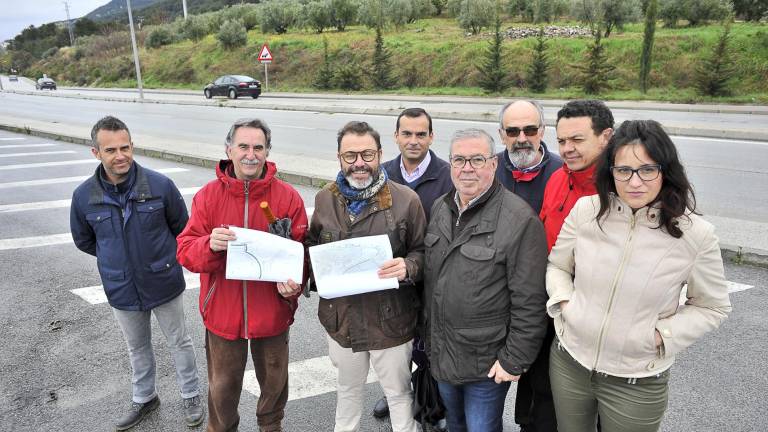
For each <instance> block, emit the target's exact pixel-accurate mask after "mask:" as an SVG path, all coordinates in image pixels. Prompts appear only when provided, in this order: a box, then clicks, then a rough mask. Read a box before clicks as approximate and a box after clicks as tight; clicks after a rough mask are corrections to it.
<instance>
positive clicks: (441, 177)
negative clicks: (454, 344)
mask: <svg viewBox="0 0 768 432" xmlns="http://www.w3.org/2000/svg"><path fill="white" fill-rule="evenodd" d="M433 139H434V133H433V131H432V117H431V116H430V115H429V114H428V113H427V112H426V111H425V110H423V109H421V108H407V109H405V110H403V112H401V113H400V115H399V116H398V117H397V122H396V123H395V142H396V143H397V146H398V148H399V149H400V155H398V156H397V157H395V158H394V159H392V160H390V161H387V162H384V163H383V164H382V166H383V167H384V169H385V170H386V171H387V176H388V177H389V179H390V180H392V181H394V182H396V183H400V184H402V185H405V186H408V187H410V188H411V189H413V190H414V191H415V192H416V194H417V195H418V196H419V200H421V205H422V207H424V214H425V215H426V217H427V223H429V216H430V211H431V209H432V203H434V202H435V200H436V199H437V198H439V197H441V196H442V195H443V194H445V193H447V192H449V191H451V190H452V189H453V182H451V166H450V165H449V164H448V162H446V161H444V160H443V159H440V158H439V157H438V156H437V155H436V154H435V152H433V151H432V150H430V148H429V147H430V145H432V140H433ZM419 289H420V290H422V287H421V286H419ZM417 344H418V342H417ZM420 354H423V352H422V353H420ZM414 361H417V360H416V359H414ZM423 361H424V362H426V355H425V354H423ZM388 414H389V407H388V406H387V399H386V398H381V399H379V401H378V402H377V403H376V406H375V407H374V409H373V415H374V416H375V417H379V418H382V417H386V416H387V415H388ZM444 429H445V421H444V420H441V421H440V422H437V424H436V425H435V430H437V431H442V430H444Z"/></svg>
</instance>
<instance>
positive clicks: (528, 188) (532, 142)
mask: <svg viewBox="0 0 768 432" xmlns="http://www.w3.org/2000/svg"><path fill="white" fill-rule="evenodd" d="M499 137H500V138H501V142H503V143H504V145H505V146H506V147H507V148H506V149H505V150H504V151H502V152H501V153H499V154H498V155H497V156H498V161H499V163H498V165H497V168H496V178H497V179H498V180H499V182H500V183H501V184H503V185H504V187H506V188H507V189H508V190H510V191H512V192H513V193H515V194H517V196H519V197H520V198H522V199H524V200H525V201H526V202H527V203H528V205H530V206H531V207H532V208H533V211H535V212H536V214H539V212H540V211H541V203H542V201H543V199H544V187H545V186H546V185H547V181H548V180H549V177H550V176H552V173H554V172H555V171H557V169H558V168H560V167H561V166H562V165H563V161H562V159H560V156H558V155H557V154H555V153H550V152H549V150H548V149H547V145H546V144H545V143H544V141H543V140H542V139H543V138H544V112H543V110H542V108H541V105H539V103H538V102H536V101H533V100H530V101H527V100H518V101H514V102H509V103H508V104H506V105H504V106H503V107H502V108H501V111H500V112H499Z"/></svg>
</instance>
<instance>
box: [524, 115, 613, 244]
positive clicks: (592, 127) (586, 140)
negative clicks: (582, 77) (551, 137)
mask: <svg viewBox="0 0 768 432" xmlns="http://www.w3.org/2000/svg"><path fill="white" fill-rule="evenodd" d="M556 124H557V144H558V149H559V151H560V156H561V157H562V158H563V162H564V164H563V167H562V168H560V169H559V170H557V171H555V173H554V174H552V177H550V178H549V182H547V187H546V188H545V189H544V203H543V204H542V207H541V212H540V213H539V217H540V218H541V221H542V222H544V231H546V233H547V246H548V247H549V250H552V246H554V245H555V241H556V240H557V235H558V234H560V228H561V227H562V226H563V222H564V221H565V218H566V216H568V213H570V212H571V209H572V208H573V205H574V204H576V201H577V200H578V199H579V198H581V197H583V196H588V195H594V194H596V193H597V190H595V183H594V181H593V176H594V174H595V161H597V158H598V156H600V153H602V152H603V149H604V148H605V146H606V144H608V140H609V139H611V136H612V135H613V114H612V113H611V110H609V109H608V107H607V106H605V104H604V103H603V102H602V101H598V100H574V101H570V102H568V103H567V104H565V106H563V108H562V109H560V111H558V113H557V123H556Z"/></svg>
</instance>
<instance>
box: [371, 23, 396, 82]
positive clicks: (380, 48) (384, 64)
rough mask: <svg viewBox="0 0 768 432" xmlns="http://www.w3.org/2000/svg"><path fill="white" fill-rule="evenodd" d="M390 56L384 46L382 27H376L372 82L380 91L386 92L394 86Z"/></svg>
mask: <svg viewBox="0 0 768 432" xmlns="http://www.w3.org/2000/svg"><path fill="white" fill-rule="evenodd" d="M389 59H390V54H389V50H388V49H387V47H386V46H384V38H383V37H382V36H381V25H378V26H376V46H375V48H374V49H373V61H372V66H373V68H372V69H373V74H372V77H371V81H373V87H374V88H376V89H378V90H386V89H389V88H392V87H393V86H394V80H393V79H392V65H391V64H390V63H389Z"/></svg>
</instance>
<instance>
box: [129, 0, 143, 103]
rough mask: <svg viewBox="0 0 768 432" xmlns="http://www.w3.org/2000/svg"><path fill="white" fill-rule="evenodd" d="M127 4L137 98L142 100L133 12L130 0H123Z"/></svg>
mask: <svg viewBox="0 0 768 432" xmlns="http://www.w3.org/2000/svg"><path fill="white" fill-rule="evenodd" d="M125 1H126V3H127V5H128V24H129V26H130V27H131V45H132V46H133V63H134V65H136V83H137V84H138V86H139V99H140V100H141V101H144V89H143V88H142V87H141V65H140V64H139V49H138V48H137V47H136V33H135V32H134V31H133V14H132V13H131V0H125Z"/></svg>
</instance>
